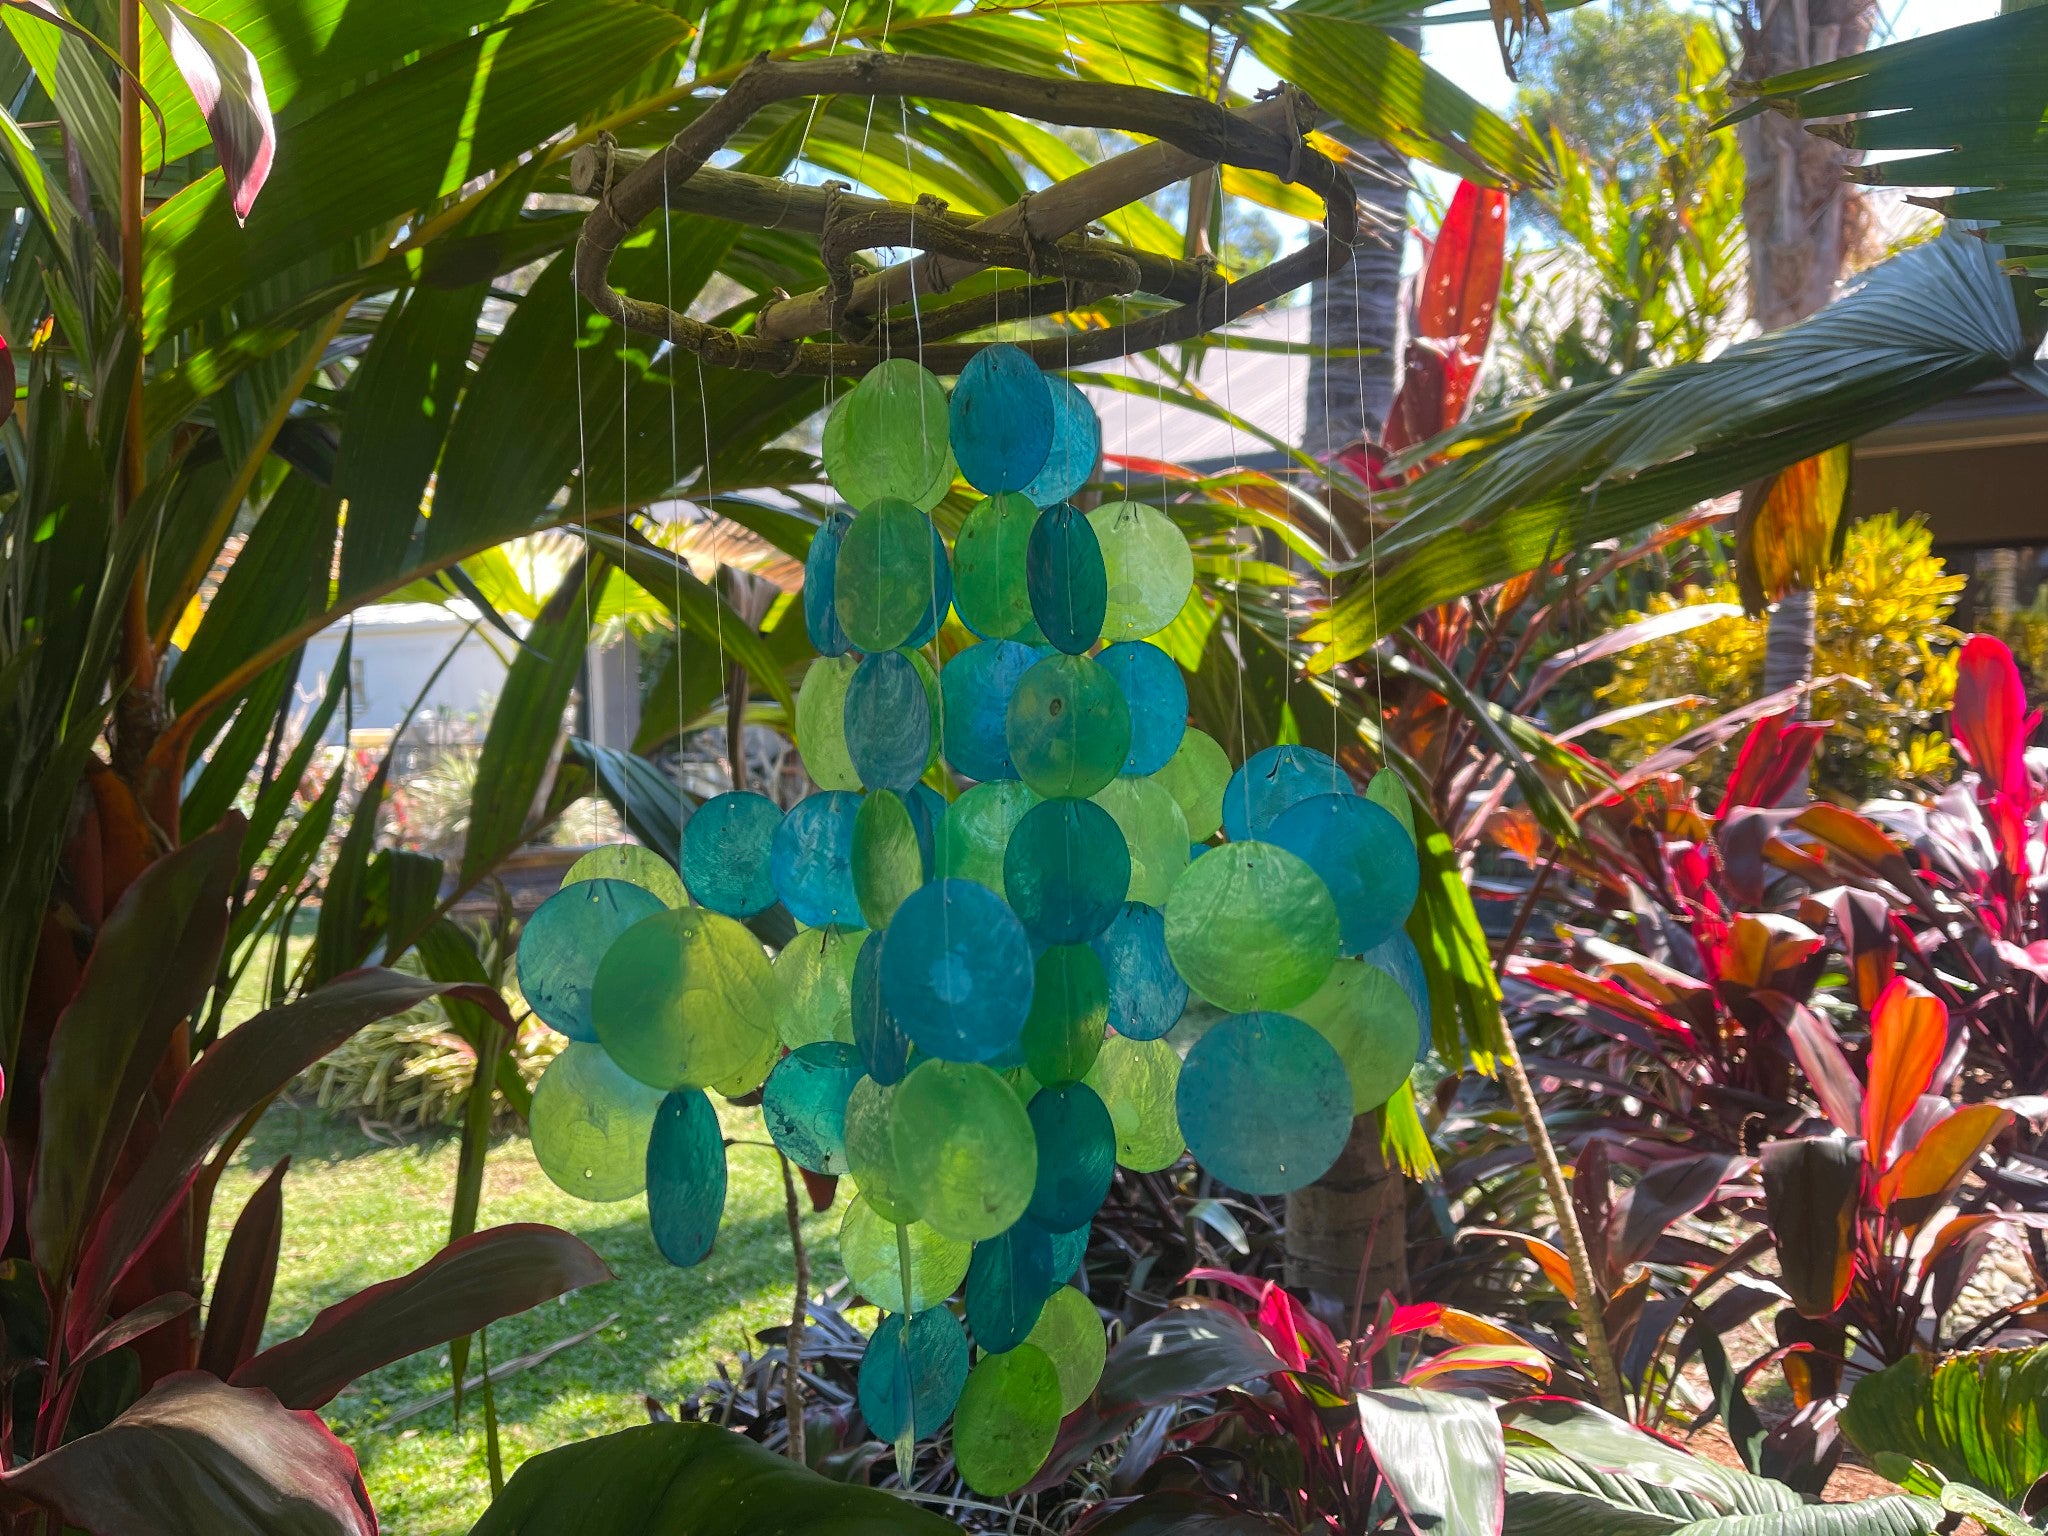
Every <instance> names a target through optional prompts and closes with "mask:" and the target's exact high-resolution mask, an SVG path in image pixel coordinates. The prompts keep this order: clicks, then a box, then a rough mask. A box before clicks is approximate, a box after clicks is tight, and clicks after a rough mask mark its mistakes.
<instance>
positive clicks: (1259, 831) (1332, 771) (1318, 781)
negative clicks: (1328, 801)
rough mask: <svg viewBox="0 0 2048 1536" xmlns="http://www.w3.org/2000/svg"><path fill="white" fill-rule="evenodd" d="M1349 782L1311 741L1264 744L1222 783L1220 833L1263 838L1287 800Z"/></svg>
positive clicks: (1345, 788) (1339, 789)
mask: <svg viewBox="0 0 2048 1536" xmlns="http://www.w3.org/2000/svg"><path fill="white" fill-rule="evenodd" d="M1350 787H1351V783H1350V781H1349V780H1348V779H1346V778H1345V777H1344V774H1343V772H1342V771H1341V770H1340V769H1339V768H1338V767H1337V765H1336V764H1335V763H1333V762H1332V761H1331V760H1330V758H1329V756H1328V755H1327V754H1325V753H1322V752H1318V751H1317V750H1316V749H1315V748H1314V747H1268V748H1266V750H1265V751H1263V752H1255V753H1253V754H1252V755H1251V756H1250V757H1248V758H1246V759H1245V760H1244V765H1243V766H1242V767H1240V768H1239V769H1238V770H1237V772H1235V773H1233V774H1232V775H1231V776H1230V783H1229V784H1227V785H1226V786H1225V787H1224V790H1223V834H1224V836H1226V837H1228V838H1229V839H1230V840H1231V841H1232V842H1233V843H1242V842H1245V841H1247V840H1248V839H1251V838H1263V837H1264V836H1265V835H1266V829H1267V828H1268V827H1270V826H1271V825H1272V824H1273V818H1274V817H1275V816H1278V815H1279V814H1280V813H1281V812H1282V811H1284V810H1286V809H1287V808H1288V807H1289V806H1293V805H1299V804H1300V803H1301V802H1302V801H1304V800H1308V799H1312V798H1313V797H1315V796H1317V795H1327V794H1330V793H1332V792H1333V791H1334V792H1336V793H1340V794H1341V793H1343V792H1345V791H1348V790H1349V789H1350Z"/></svg>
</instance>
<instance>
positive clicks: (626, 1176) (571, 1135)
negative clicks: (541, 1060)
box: [527, 1041, 662, 1201]
mask: <svg viewBox="0 0 2048 1536" xmlns="http://www.w3.org/2000/svg"><path fill="white" fill-rule="evenodd" d="M661 1100H662V1094H661V1090H660V1089H658V1088H650V1087H648V1086H647V1085H646V1084H645V1083H642V1082H636V1081H635V1080H634V1079H632V1078H630V1077H628V1076H627V1075H626V1074H625V1073H623V1072H621V1071H620V1070H619V1069H618V1067H617V1066H616V1065H614V1063H613V1062H612V1059H611V1057H609V1056H607V1055H606V1054H605V1051H604V1047H603V1046H601V1045H586V1044H583V1043H581V1042H577V1041H572V1042H571V1043H569V1044H568V1045H566V1046H564V1047H562V1052H561V1054H560V1055H559V1056H557V1057H556V1058H555V1059H554V1060H553V1061H551V1062H549V1063H548V1069H547V1071H545V1072H543V1073H542V1074H541V1077H540V1081H539V1082H538V1083H536V1084H535V1085H534V1089H533V1112H532V1113H531V1114H530V1115H529V1116H528V1117H527V1128H528V1131H529V1133H530V1134H531V1136H532V1138H533V1156H534V1161H535V1162H537V1163H539V1164H540V1168H541V1172H542V1173H545V1174H546V1175H547V1176H548V1177H549V1178H550V1179H552V1180H553V1181H554V1182H555V1184H556V1186H557V1187H558V1188H560V1189H561V1190H563V1191H564V1192H565V1193H567V1194H571V1195H574V1196H575V1197H576V1198H577V1199H578V1200H594V1201H596V1200H626V1199H630V1198H631V1197H632V1196H634V1195H637V1194H639V1193H640V1191H641V1190H643V1189H645V1188H646V1187H647V1140H648V1137H649V1136H651V1135H652V1134H653V1132H654V1115H655V1111H657V1110H658V1109H660V1108H661Z"/></svg>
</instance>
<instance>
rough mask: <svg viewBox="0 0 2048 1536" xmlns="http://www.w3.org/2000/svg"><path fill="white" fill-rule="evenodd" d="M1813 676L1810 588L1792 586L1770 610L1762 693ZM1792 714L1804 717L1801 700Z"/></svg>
mask: <svg viewBox="0 0 2048 1536" xmlns="http://www.w3.org/2000/svg"><path fill="white" fill-rule="evenodd" d="M1812 677H1813V589H1812V588H1811V587H1794V588H1793V589H1792V590H1791V591H1790V592H1787V593H1786V594H1785V595H1784V596H1783V597H1782V598H1780V599H1779V600H1778V605H1777V607H1775V608H1773V609H1772V610H1771V622H1770V628H1769V630H1768V631H1767V632H1766V633H1765V636H1764V692H1765V693H1776V692H1778V690H1779V689H1781V688H1790V687H1793V686H1794V685H1796V684H1799V683H1803V682H1807V681H1809V680H1810V679H1811V678H1812ZM1794 713H1795V714H1796V715H1797V716H1798V717H1799V718H1801V719H1804V718H1805V716H1806V700H1805V699H1804V698H1801V699H1800V701H1799V704H1798V707H1797V709H1796V710H1795V711H1794Z"/></svg>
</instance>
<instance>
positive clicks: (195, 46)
mask: <svg viewBox="0 0 2048 1536" xmlns="http://www.w3.org/2000/svg"><path fill="white" fill-rule="evenodd" d="M142 3H143V5H144V6H146V7H147V8H148V10H149V16H150V20H152V21H154V22H155V23H156V29H157V31H159V32H160V33H162V34H163V39H164V44H165V46H166V47H168V48H169V50H170V54H171V62H172V63H173V64H175V65H176V66H177V68H178V73H179V75H181V76H182V77H183V78H184V81H185V87H186V89H187V90H189V91H191V93H192V99H193V100H194V101H196V102H197V103H199V115H200V116H201V117H203V118H205V119H206V131H207V133H208V134H209V135H211V137H212V139H213V147H214V149H215V151H216V152H217V153H218V154H219V155H220V165H221V173H222V174H223V175H224V176H226V177H227V183H228V191H229V193H230V195H231V199H232V201H233V203H234V209H235V218H236V219H237V221H240V220H245V219H247V218H248V217H249V210H250V209H251V208H253V207H255V206H256V194H257V193H258V192H261V191H262V190H263V183H264V182H265V181H266V180H267V179H268V178H269V176H270V163H271V161H272V160H273V159H274V158H275V157H276V154H277V126H276V124H274V123H273V122H271V120H270V98H269V97H268V96H267V95H266V94H265V92H264V89H263V70H262V68H261V67H260V66H259V65H258V64H257V62H256V55H255V54H253V53H251V52H250V51H249V50H248V48H247V47H245V46H244V45H243V43H242V40H241V39H240V38H238V37H236V36H235V34H234V33H232V32H230V31H229V30H228V29H227V28H226V27H224V26H222V25H221V24H220V23H219V22H217V21H210V20H208V19H207V18H206V17H204V16H199V15H195V14H194V13H193V12H191V11H188V10H186V9H185V7H183V6H182V5H178V4H175V3H174V0H142Z"/></svg>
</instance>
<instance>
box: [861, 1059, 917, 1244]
mask: <svg viewBox="0 0 2048 1536" xmlns="http://www.w3.org/2000/svg"><path fill="white" fill-rule="evenodd" d="M895 1100H896V1087H895V1086H891V1087H887V1088H885V1087H883V1086H882V1085H881V1084H880V1083H878V1082H876V1081H875V1080H874V1079H873V1078H872V1077H863V1078H862V1079H861V1080H860V1081H859V1082H857V1083H855V1084H854V1085H853V1092H852V1093H850V1094H848V1095H847V1096H846V1171H847V1172H848V1174H850V1175H851V1176H852V1178H853V1182H854V1184H855V1185H856V1186H857V1187H858V1188H859V1190H860V1192H861V1195H862V1196H863V1198H865V1199H866V1200H867V1202H868V1204H869V1205H872V1206H873V1207H874V1208H875V1209H876V1210H877V1211H878V1212H880V1213H881V1215H882V1217H883V1219H885V1220H887V1221H915V1220H916V1219H917V1192H916V1190H915V1189H914V1188H912V1186H911V1183H910V1181H909V1180H908V1179H906V1178H905V1177H904V1176H903V1169H902V1166H901V1164H900V1163H899V1162H898V1161H897V1157H896V1137H895V1128H894V1122H893V1121H892V1120H891V1119H890V1117H889V1110H890V1108H891V1106H892V1105H893V1104H894V1103H895Z"/></svg>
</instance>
